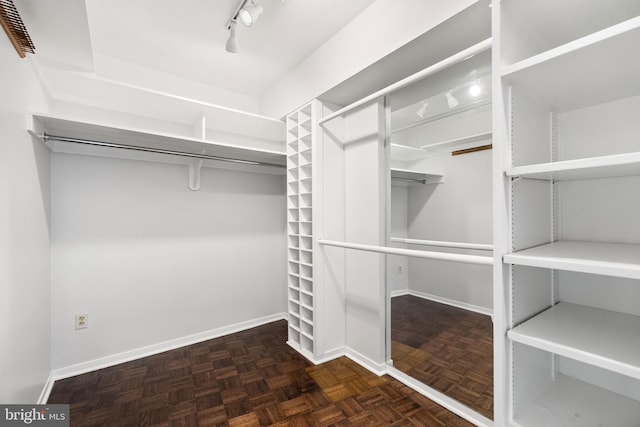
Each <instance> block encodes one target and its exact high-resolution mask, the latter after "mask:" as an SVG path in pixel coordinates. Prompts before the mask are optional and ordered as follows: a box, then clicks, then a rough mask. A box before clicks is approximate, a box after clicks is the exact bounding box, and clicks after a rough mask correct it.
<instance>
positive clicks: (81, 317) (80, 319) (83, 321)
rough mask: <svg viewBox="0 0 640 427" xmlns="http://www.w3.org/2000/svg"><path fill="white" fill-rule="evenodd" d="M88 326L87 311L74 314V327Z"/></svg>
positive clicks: (83, 327)
mask: <svg viewBox="0 0 640 427" xmlns="http://www.w3.org/2000/svg"><path fill="white" fill-rule="evenodd" d="M87 326H89V315H88V314H87V313H83V314H76V329H85V328H86V327H87Z"/></svg>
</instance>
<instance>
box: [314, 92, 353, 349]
mask: <svg viewBox="0 0 640 427" xmlns="http://www.w3.org/2000/svg"><path fill="white" fill-rule="evenodd" d="M316 106H317V109H318V118H319V117H324V116H327V115H329V114H331V113H332V112H333V111H335V109H337V108H338V107H330V106H327V105H326V104H322V103H320V102H319V101H316ZM343 141H344V118H343V117H336V118H335V119H333V120H331V121H329V122H327V123H325V124H324V125H323V126H318V128H317V139H316V140H315V141H314V162H315V165H316V167H315V169H314V181H313V182H314V192H313V206H314V209H313V218H314V219H313V226H314V233H315V237H316V238H314V242H313V252H314V274H315V277H314V282H315V285H316V287H315V294H316V297H317V301H316V307H317V312H316V313H317V318H316V325H317V334H316V335H317V347H316V352H317V358H318V361H324V360H329V359H332V358H335V357H338V356H342V355H344V352H345V342H346V338H345V336H346V327H345V307H346V297H345V249H342V248H336V247H329V246H322V245H319V244H318V237H324V238H329V237H330V238H335V239H342V240H344V232H345V218H344V204H345V192H344V166H345V164H344V148H343Z"/></svg>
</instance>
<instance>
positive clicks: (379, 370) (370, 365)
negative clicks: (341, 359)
mask: <svg viewBox="0 0 640 427" xmlns="http://www.w3.org/2000/svg"><path fill="white" fill-rule="evenodd" d="M346 350H347V351H346V354H345V356H347V357H348V358H349V359H351V360H353V361H354V362H356V363H357V364H358V365H360V366H362V367H363V368H365V369H367V370H369V371H371V372H373V373H374V374H376V375H378V376H382V375H384V374H386V373H387V364H386V363H377V362H374V361H373V360H371V359H369V358H368V357H366V356H364V355H363V354H362V353H359V352H357V351H355V350H354V349H352V348H348V347H347V349H346Z"/></svg>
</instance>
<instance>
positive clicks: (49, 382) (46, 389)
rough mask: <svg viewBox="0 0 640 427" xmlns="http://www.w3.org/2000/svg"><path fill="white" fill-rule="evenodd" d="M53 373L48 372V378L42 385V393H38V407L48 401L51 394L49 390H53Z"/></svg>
mask: <svg viewBox="0 0 640 427" xmlns="http://www.w3.org/2000/svg"><path fill="white" fill-rule="evenodd" d="M54 381H55V380H54V378H53V372H49V378H47V381H46V382H45V383H44V387H43V388H42V392H40V396H39V397H38V401H37V402H36V403H37V404H38V405H44V404H46V403H47V400H49V395H50V394H51V389H52V388H53V383H54Z"/></svg>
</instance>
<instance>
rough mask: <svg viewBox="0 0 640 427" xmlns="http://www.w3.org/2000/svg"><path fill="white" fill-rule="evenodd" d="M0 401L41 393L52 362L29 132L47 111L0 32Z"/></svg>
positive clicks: (45, 249)
mask: <svg viewBox="0 0 640 427" xmlns="http://www.w3.org/2000/svg"><path fill="white" fill-rule="evenodd" d="M0 63H2V66H0V80H1V81H2V85H0V343H2V344H0V402H1V403H33V402H36V401H37V400H38V399H39V396H40V393H41V392H42V390H43V387H44V385H45V383H46V381H47V378H48V376H49V371H50V363H51V329H50V313H51V312H50V302H51V301H50V300H51V298H50V291H51V290H50V258H49V197H50V191H49V183H48V182H49V153H48V151H47V150H46V148H44V146H43V145H42V144H41V143H40V142H38V141H34V140H32V138H31V136H29V134H27V132H26V129H27V117H28V112H29V111H30V110H32V109H38V110H40V111H46V109H47V106H46V103H45V101H44V98H43V95H42V90H41V89H40V85H39V83H38V81H37V79H36V78H35V75H34V72H33V68H32V66H31V63H30V61H29V60H28V59H20V58H19V57H18V55H17V53H16V52H15V50H14V49H13V47H12V46H11V44H10V43H9V40H8V39H7V38H6V37H5V36H4V33H3V34H2V35H1V36H0Z"/></svg>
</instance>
